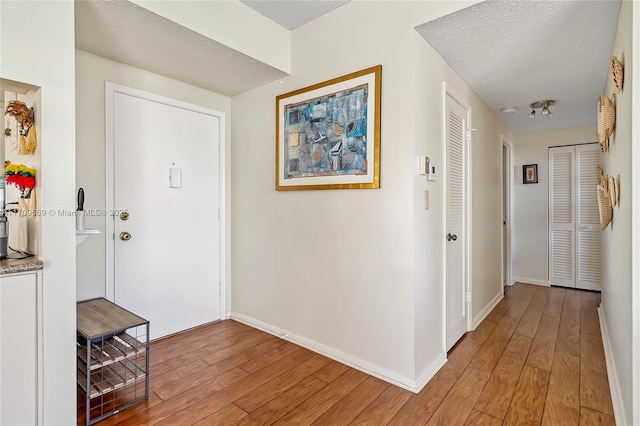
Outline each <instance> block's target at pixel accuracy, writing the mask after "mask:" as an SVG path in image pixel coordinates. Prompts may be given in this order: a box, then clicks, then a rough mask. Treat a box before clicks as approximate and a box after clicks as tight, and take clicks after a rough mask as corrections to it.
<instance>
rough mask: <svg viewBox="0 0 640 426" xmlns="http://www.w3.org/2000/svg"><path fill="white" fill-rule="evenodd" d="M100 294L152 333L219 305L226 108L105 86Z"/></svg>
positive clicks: (194, 322)
mask: <svg viewBox="0 0 640 426" xmlns="http://www.w3.org/2000/svg"><path fill="white" fill-rule="evenodd" d="M106 100H107V129H106V130H107V163H108V164H107V214H108V215H109V216H110V217H108V220H107V235H109V234H111V235H112V238H107V289H106V290H107V291H106V294H107V298H108V299H110V300H112V301H114V302H115V303H116V304H118V305H120V306H122V307H124V308H125V309H128V310H130V311H132V312H134V313H136V314H138V315H140V316H142V317H144V318H145V319H147V320H149V322H150V338H151V339H157V338H160V337H164V336H168V335H170V334H174V333H177V332H180V331H183V330H186V329H189V328H192V327H196V326H198V325H202V324H205V323H208V322H212V321H216V320H219V319H221V313H222V312H224V308H223V306H222V304H223V301H224V298H223V297H222V295H223V294H224V291H223V290H224V289H223V287H222V285H223V280H222V277H223V270H222V268H223V266H224V262H223V261H222V259H223V256H224V253H223V249H222V248H223V247H224V244H223V236H224V232H223V231H222V230H223V229H224V228H223V223H222V212H223V211H224V210H223V208H222V205H223V199H224V197H223V186H222V182H223V179H222V176H223V175H224V174H223V170H224V168H223V165H224V160H223V159H224V155H221V152H222V140H223V138H224V114H223V113H220V112H217V111H212V110H208V109H205V108H201V107H197V106H194V105H189V104H185V103H182V102H178V101H175V100H172V99H168V98H163V97H159V96H156V95H152V94H149V93H145V92H141V91H138V90H135V89H130V88H126V87H123V86H117V85H114V84H109V83H108V84H107V87H106Z"/></svg>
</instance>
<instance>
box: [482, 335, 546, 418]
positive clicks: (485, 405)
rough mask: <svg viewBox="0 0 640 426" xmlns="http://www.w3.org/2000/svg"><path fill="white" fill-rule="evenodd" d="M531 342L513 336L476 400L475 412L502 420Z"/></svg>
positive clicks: (525, 338)
mask: <svg viewBox="0 0 640 426" xmlns="http://www.w3.org/2000/svg"><path fill="white" fill-rule="evenodd" d="M532 341H533V339H532V338H530V337H526V336H520V335H515V334H514V335H513V337H512V338H511V340H510V341H509V344H508V345H507V347H506V348H505V350H504V353H503V354H502V356H501V357H500V360H499V361H498V364H497V365H496V368H495V370H494V371H493V374H492V375H491V378H490V379H489V381H488V382H487V384H486V386H485V387H484V389H483V391H482V393H481V394H480V398H478V402H477V403H476V406H475V408H476V410H479V411H482V412H483V413H486V414H489V415H491V416H493V417H497V418H499V419H504V417H505V415H506V414H507V410H508V408H509V403H510V402H511V398H512V397H513V393H514V392H515V389H516V385H517V384H518V378H519V377H520V371H521V370H522V366H523V365H524V363H525V360H526V359H527V354H528V353H529V348H530V347H531V342H532Z"/></svg>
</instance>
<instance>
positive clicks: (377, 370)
mask: <svg viewBox="0 0 640 426" xmlns="http://www.w3.org/2000/svg"><path fill="white" fill-rule="evenodd" d="M231 319H233V320H235V321H238V322H241V323H243V324H245V325H248V326H249V327H253V328H257V329H258V330H261V331H264V332H266V333H269V334H273V335H274V336H277V337H280V338H282V339H285V340H287V341H289V342H292V343H295V344H296V345H299V346H302V347H303V348H307V349H309V350H311V351H313V352H316V353H319V354H320V355H324V356H326V357H327V358H331V359H333V360H335V361H338V362H340V363H342V364H345V365H348V366H349V367H352V368H355V369H356V370H359V371H362V372H363V373H366V374H369V375H371V376H374V377H377V378H379V379H381V380H384V381H385V382H388V383H391V384H393V385H395V386H399V387H401V388H403V389H406V390H408V391H411V392H414V393H418V392H419V391H420V389H422V387H424V385H426V383H427V382H428V381H429V380H430V379H431V378H432V377H433V376H434V375H435V374H436V373H437V372H438V370H439V369H440V367H442V366H443V365H444V363H445V362H446V353H443V354H442V355H441V356H440V357H438V359H437V360H436V361H434V362H433V363H432V364H431V365H430V366H429V367H428V368H427V369H426V370H425V372H423V373H422V374H421V375H420V377H419V378H418V380H415V379H412V378H410V377H407V376H403V375H401V374H398V373H394V372H393V371H389V370H387V369H385V368H383V367H380V366H378V365H375V364H373V363H371V362H369V361H365V360H363V359H361V358H358V357H355V356H353V355H350V354H348V353H345V352H343V351H341V350H339V349H336V348H333V347H331V346H327V345H325V344H322V343H319V342H316V341H314V340H311V339H307V338H306V337H302V336H298V335H295V334H291V333H288V332H287V331H286V330H283V329H281V328H279V327H276V326H274V325H271V324H267V323H265V322H262V321H260V320H257V319H255V318H252V317H249V316H247V315H243V314H241V313H238V312H234V311H231ZM443 358H444V360H443ZM422 382H424V383H422Z"/></svg>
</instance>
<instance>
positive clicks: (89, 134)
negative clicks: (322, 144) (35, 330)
mask: <svg viewBox="0 0 640 426" xmlns="http://www.w3.org/2000/svg"><path fill="white" fill-rule="evenodd" d="M105 81H110V82H112V83H117V84H121V85H124V86H128V87H132V88H135V89H139V90H144V91H146V92H150V93H154V94H157V95H161V96H166V97H169V98H173V99H177V100H180V101H183V102H188V103H191V104H194V105H199V106H203V107H207V108H211V109H214V110H217V111H221V112H224V113H225V114H226V117H227V123H228V120H229V115H230V105H231V100H230V98H229V97H227V96H223V95H219V94H217V93H214V92H210V91H208V90H204V89H201V88H198V87H195V86H191V85H188V84H185V83H182V82H179V81H176V80H172V79H169V78H166V77H163V76H160V75H157V74H152V73H150V72H147V71H143V70H141V69H138V68H134V67H131V66H128V65H124V64H122V63H119V62H114V61H111V60H109V59H106V58H103V57H100V56H96V55H94V54H91V53H88V52H85V51H82V50H76V105H77V112H76V139H77V140H78V143H77V144H76V159H77V161H76V185H77V188H80V187H83V188H84V191H85V209H104V208H105V202H106V201H105V197H106V195H105V190H106V180H105V179H106V175H105V161H106V160H105V155H106V154H105V151H106V150H105ZM226 127H227V129H228V127H229V126H228V125H227V126H226ZM227 132H228V130H227ZM226 139H227V140H228V137H226ZM226 169H227V171H228V170H229V164H227V166H226ZM227 173H228V172H227ZM228 186H229V184H228V179H227V194H229V192H230V191H229V188H228ZM228 213H229V203H227V217H228V218H229V217H230V215H229V214H228ZM106 219H107V218H106V217H104V216H93V217H91V216H88V217H87V218H86V227H87V228H92V229H98V230H100V232H101V234H99V235H96V236H92V237H90V238H88V239H87V240H86V241H85V242H84V243H82V244H81V245H80V246H78V253H77V268H76V270H77V281H78V286H77V298H78V300H86V299H89V298H93V297H104V296H105V238H106V237H107V236H106V235H105V227H106ZM229 240H230V239H229V238H227V241H229ZM227 251H228V252H229V251H230V249H229V248H227ZM168 256H169V254H168ZM229 262H230V261H229ZM227 270H228V271H229V270H230V264H228V265H227ZM223 315H224V313H223Z"/></svg>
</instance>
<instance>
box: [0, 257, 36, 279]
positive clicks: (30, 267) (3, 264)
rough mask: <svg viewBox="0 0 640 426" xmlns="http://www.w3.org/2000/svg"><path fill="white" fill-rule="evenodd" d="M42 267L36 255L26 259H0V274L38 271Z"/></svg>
mask: <svg viewBox="0 0 640 426" xmlns="http://www.w3.org/2000/svg"><path fill="white" fill-rule="evenodd" d="M43 267H44V264H43V263H42V260H40V259H38V258H37V257H28V258H26V259H4V260H0V275H6V274H17V273H20V272H30V271H40V270H42V268H43Z"/></svg>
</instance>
